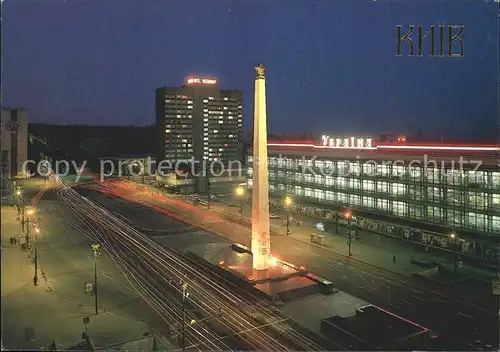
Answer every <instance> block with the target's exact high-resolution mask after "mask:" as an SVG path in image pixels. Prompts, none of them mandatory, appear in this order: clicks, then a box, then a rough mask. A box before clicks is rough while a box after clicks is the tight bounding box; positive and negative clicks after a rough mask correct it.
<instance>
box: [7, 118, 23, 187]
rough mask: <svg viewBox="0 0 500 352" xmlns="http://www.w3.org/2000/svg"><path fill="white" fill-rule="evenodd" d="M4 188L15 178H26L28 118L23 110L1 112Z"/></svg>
mask: <svg viewBox="0 0 500 352" xmlns="http://www.w3.org/2000/svg"><path fill="white" fill-rule="evenodd" d="M1 134H2V136H1V140H2V142H1V148H2V154H1V155H2V159H1V168H2V187H4V185H5V184H6V183H5V181H6V180H7V179H9V178H14V177H22V178H24V177H26V175H25V174H24V173H23V169H22V167H23V163H24V162H25V161H26V160H27V158H28V117H27V111H26V110H23V109H2V112H1Z"/></svg>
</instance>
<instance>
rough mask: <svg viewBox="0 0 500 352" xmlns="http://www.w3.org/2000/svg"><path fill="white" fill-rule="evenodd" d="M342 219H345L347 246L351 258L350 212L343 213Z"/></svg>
mask: <svg viewBox="0 0 500 352" xmlns="http://www.w3.org/2000/svg"><path fill="white" fill-rule="evenodd" d="M344 217H345V218H346V219H347V244H348V245H349V257H351V256H352V252H351V245H352V237H353V236H352V230H351V219H352V211H350V210H347V211H346V212H345V213H344Z"/></svg>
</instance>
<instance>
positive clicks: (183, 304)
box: [181, 278, 189, 351]
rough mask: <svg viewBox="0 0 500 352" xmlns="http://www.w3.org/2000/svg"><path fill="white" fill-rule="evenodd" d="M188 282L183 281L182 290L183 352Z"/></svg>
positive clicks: (183, 346)
mask: <svg viewBox="0 0 500 352" xmlns="http://www.w3.org/2000/svg"><path fill="white" fill-rule="evenodd" d="M187 288H188V282H187V280H186V279H185V278H184V279H182V280H181V289H182V333H181V347H182V350H183V351H185V350H186V299H187V298H188V297H189V292H187Z"/></svg>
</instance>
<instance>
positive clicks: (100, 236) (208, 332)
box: [56, 180, 323, 351]
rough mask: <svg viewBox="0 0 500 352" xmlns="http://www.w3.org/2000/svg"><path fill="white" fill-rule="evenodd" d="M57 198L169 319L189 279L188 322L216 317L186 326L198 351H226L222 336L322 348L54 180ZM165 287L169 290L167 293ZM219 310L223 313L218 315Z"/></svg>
mask: <svg viewBox="0 0 500 352" xmlns="http://www.w3.org/2000/svg"><path fill="white" fill-rule="evenodd" d="M58 181H59V183H60V185H61V188H60V189H59V190H58V191H57V192H56V193H57V196H58V198H59V200H60V201H61V203H63V204H65V205H66V206H67V208H68V209H69V210H70V211H72V213H73V214H74V216H75V217H76V218H78V219H79V220H80V221H82V222H83V223H85V224H86V225H87V226H88V227H89V229H92V230H90V236H91V238H92V240H95V241H97V242H99V243H100V244H101V246H102V247H103V249H105V250H106V251H107V253H108V254H109V255H110V257H111V258H112V259H113V260H114V261H115V263H116V264H117V265H118V266H119V267H120V268H121V269H122V271H124V273H125V275H126V277H127V279H128V280H129V282H130V283H131V285H132V286H133V287H134V288H135V289H136V290H137V292H138V293H139V294H140V295H141V296H142V297H143V298H144V299H145V301H146V302H147V303H148V304H149V305H150V306H151V307H152V308H153V309H154V310H155V311H156V312H157V313H158V314H159V316H160V317H161V318H162V319H163V320H164V321H165V322H167V323H168V324H172V323H174V322H179V321H182V308H181V306H180V305H179V304H176V302H177V301H178V300H179V296H182V294H181V287H180V285H179V282H180V281H181V280H186V281H187V282H188V284H189V286H188V292H189V293H190V296H189V298H188V299H187V302H188V304H187V305H188V307H189V308H194V310H192V309H188V310H187V312H186V314H187V321H191V320H195V321H198V320H200V318H206V317H216V318H214V319H212V320H211V321H210V326H211V327H210V328H209V327H208V325H207V324H206V323H199V324H195V325H193V326H190V328H189V329H188V330H186V335H187V342H188V343H187V345H188V346H191V348H193V349H200V350H229V349H231V348H230V347H229V345H228V344H226V342H225V340H227V337H225V336H224V335H229V336H238V338H239V339H241V340H242V341H243V342H244V344H245V345H247V346H248V347H249V348H252V349H258V350H269V351H291V350H315V351H318V350H323V348H322V346H320V345H318V344H317V343H316V342H315V341H313V340H311V339H310V338H309V337H307V336H305V335H303V334H301V333H299V332H297V331H295V330H294V329H293V328H292V326H290V325H289V324H288V323H287V321H286V319H283V316H282V315H281V314H280V313H279V311H277V310H276V309H275V308H274V307H273V306H272V305H270V304H269V303H268V302H264V301H262V300H258V299H257V298H254V299H249V298H248V297H243V296H241V295H237V294H235V293H233V292H231V291H229V290H228V289H227V288H226V287H224V286H223V284H221V283H219V282H218V281H214V277H209V276H208V275H206V274H205V273H203V272H201V271H200V270H199V269H198V268H197V267H195V266H194V265H193V264H192V262H191V261H190V260H189V259H187V258H186V257H185V256H184V255H182V254H180V253H177V252H175V251H173V250H171V249H168V248H165V247H162V246H161V245H159V244H158V243H156V242H155V241H153V240H152V239H150V238H149V237H147V236H146V235H145V234H143V233H141V232H140V231H138V230H137V229H135V228H134V227H132V226H131V225H130V224H129V223H128V222H125V221H123V220H122V219H120V218H119V217H117V216H116V215H114V214H113V213H112V212H110V211H108V210H106V209H104V208H103V207H101V206H99V205H97V204H96V203H94V202H92V201H90V200H88V199H86V198H84V197H82V196H81V195H80V194H78V193H77V192H76V191H75V190H73V189H72V188H70V187H67V186H66V185H65V184H64V183H63V182H62V181H61V180H58ZM169 292H172V294H170V293H169ZM220 310H221V311H222V314H219V312H220Z"/></svg>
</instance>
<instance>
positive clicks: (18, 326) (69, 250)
mask: <svg viewBox="0 0 500 352" xmlns="http://www.w3.org/2000/svg"><path fill="white" fill-rule="evenodd" d="M1 212H2V213H1V215H2V231H1V234H2V237H1V244H2V328H3V330H2V344H3V345H4V346H5V348H7V349H12V350H19V349H41V348H42V346H49V345H50V344H51V343H52V341H55V342H56V345H57V347H58V348H68V347H70V346H73V345H75V344H76V343H78V341H79V340H80V336H81V333H82V332H83V331H85V326H84V324H83V318H84V317H89V320H90V322H89V324H88V327H87V331H88V335H89V336H90V340H91V341H92V343H93V345H94V346H95V347H96V348H99V347H104V346H109V345H113V346H117V347H116V348H117V349H120V348H121V347H120V346H121V345H122V344H124V343H126V342H127V341H131V340H137V339H140V340H145V338H144V334H145V333H150V335H152V334H155V335H157V336H159V334H156V330H154V329H152V328H151V326H154V327H155V328H157V327H158V325H154V324H155V323H157V322H156V321H155V318H154V313H152V312H149V311H148V310H147V309H148V306H147V304H146V303H145V302H142V299H141V298H140V297H139V296H138V295H137V294H136V293H135V292H134V290H133V289H132V288H131V287H130V286H129V285H128V284H127V282H126V280H125V279H124V278H123V275H121V273H120V270H119V268H117V267H116V265H114V263H112V262H111V261H110V260H109V257H107V256H106V254H105V253H103V254H102V255H101V256H100V257H99V258H98V263H99V272H98V277H99V296H98V298H99V314H98V315H95V306H94V297H93V296H89V295H86V294H85V290H84V288H85V282H86V281H91V280H92V279H93V268H94V264H93V262H92V261H91V260H92V259H91V258H90V255H89V254H91V253H92V251H91V249H90V243H89V242H88V239H87V238H86V236H85V235H84V233H83V231H76V230H75V228H74V226H73V225H76V226H78V224H71V223H68V222H66V221H64V220H63V219H64V218H65V217H66V215H68V217H67V219H69V218H70V217H69V214H65V213H64V207H62V206H60V205H59V204H57V203H55V202H50V201H43V200H42V201H39V203H38V205H37V217H39V218H40V219H41V220H40V225H39V227H40V228H41V235H40V237H39V238H38V239H37V246H38V253H39V256H38V258H39V269H40V271H39V273H38V276H39V281H38V286H34V285H33V275H34V265H33V258H32V255H31V253H30V252H23V251H21V249H20V248H19V246H18V245H11V244H10V243H9V238H10V237H11V236H17V235H18V234H19V232H20V225H19V221H17V220H16V211H15V208H13V207H2V209H1ZM70 221H71V220H70ZM86 248H88V251H87V250H85V249H86ZM159 331H161V330H159ZM146 340H148V339H146ZM137 341H138V340H137ZM137 341H135V342H133V343H135V344H136V345H137V344H141V343H142V345H143V346H145V345H147V344H146V342H137ZM158 342H159V346H160V348H161V346H167V349H172V348H173V347H172V346H171V345H169V343H168V342H167V341H166V340H165V339H164V338H162V337H160V336H159V337H158ZM141 350H145V349H142V348H141Z"/></svg>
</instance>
